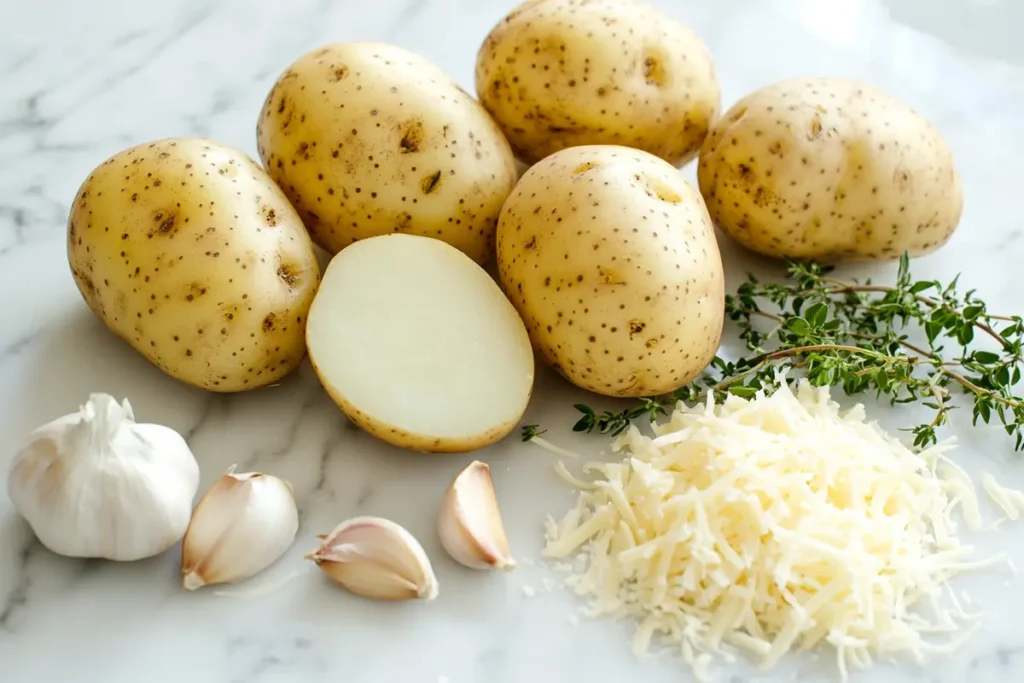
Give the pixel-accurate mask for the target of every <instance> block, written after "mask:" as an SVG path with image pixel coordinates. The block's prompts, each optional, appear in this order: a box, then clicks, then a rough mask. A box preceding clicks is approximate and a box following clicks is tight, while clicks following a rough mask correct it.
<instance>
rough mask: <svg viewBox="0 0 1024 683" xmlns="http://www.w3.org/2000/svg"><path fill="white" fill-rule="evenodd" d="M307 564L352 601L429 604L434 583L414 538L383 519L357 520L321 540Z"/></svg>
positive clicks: (435, 582) (322, 537)
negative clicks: (353, 598) (354, 597)
mask: <svg viewBox="0 0 1024 683" xmlns="http://www.w3.org/2000/svg"><path fill="white" fill-rule="evenodd" d="M320 538H321V539H322V540H323V544H322V545H321V546H320V547H319V548H317V549H316V550H314V551H313V552H312V553H310V554H309V555H306V559H309V560H313V561H314V562H315V563H316V565H317V566H318V567H319V568H320V569H321V570H323V572H324V573H325V574H327V575H328V576H329V577H331V579H332V580H333V581H334V582H335V583H337V584H338V585H340V586H342V587H343V588H346V589H348V590H349V591H351V592H352V593H355V594H356V595H361V596H363V597H365V598H375V599H377V600H412V599H416V598H418V599H421V600H433V599H434V598H436V597H437V578H436V577H435V576H434V569H433V567H431V566H430V559H429V558H428V557H427V553H426V551H424V550H423V546H421V545H420V542H419V541H417V540H416V537H415V536H413V535H412V534H410V533H409V532H408V531H406V530H405V528H404V527H402V526H400V525H398V524H395V523H394V522H392V521H391V520H388V519H383V518H381V517H355V518H353V519H349V520H347V521H344V522H342V523H341V524H339V525H338V526H337V527H335V528H334V530H333V531H332V532H331V533H329V534H326V535H324V536H321V537H320Z"/></svg>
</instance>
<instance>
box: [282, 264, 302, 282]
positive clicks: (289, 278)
mask: <svg viewBox="0 0 1024 683" xmlns="http://www.w3.org/2000/svg"><path fill="white" fill-rule="evenodd" d="M277 277H279V278H280V279H281V281H282V282H284V283H285V284H286V285H288V286H289V287H291V286H293V285H294V284H295V283H296V282H298V281H299V274H298V273H296V272H295V270H294V269H293V268H292V267H291V266H289V265H287V264H283V263H282V264H281V265H280V266H278V268H277Z"/></svg>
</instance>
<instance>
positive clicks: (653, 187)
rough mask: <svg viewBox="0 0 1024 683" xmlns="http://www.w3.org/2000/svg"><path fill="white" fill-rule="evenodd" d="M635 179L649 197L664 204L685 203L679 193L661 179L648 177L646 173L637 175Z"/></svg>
mask: <svg viewBox="0 0 1024 683" xmlns="http://www.w3.org/2000/svg"><path fill="white" fill-rule="evenodd" d="M633 178H634V179H635V180H636V181H637V182H638V183H640V185H641V187H643V189H644V193H645V194H646V195H647V196H648V197H656V198H658V199H660V200H661V201H663V202H668V203H669V204H679V203H681V202H682V201H683V198H682V197H680V196H679V193H678V192H676V191H675V190H673V189H672V188H671V187H670V186H669V184H668V183H666V182H665V181H664V180H662V179H661V178H656V177H654V176H651V175H648V174H646V173H643V174H640V173H638V174H636V175H634V176H633Z"/></svg>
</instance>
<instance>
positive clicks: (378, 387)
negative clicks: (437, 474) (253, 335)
mask: <svg viewBox="0 0 1024 683" xmlns="http://www.w3.org/2000/svg"><path fill="white" fill-rule="evenodd" d="M306 345H307V346H308V348H309V357H310V360H311V361H312V363H313V367H314V369H315V370H316V373H317V376H318V377H319V378H320V381H321V383H322V384H323V385H324V388H325V389H327V393H328V394H330V396H331V398H332V399H334V401H335V402H336V403H337V404H338V406H339V407H340V408H341V409H342V411H343V412H344V413H345V414H346V415H347V416H348V417H349V418H350V419H351V420H352V421H353V422H355V423H356V424H357V425H359V426H360V427H362V428H363V429H365V430H366V431H368V432H370V433H371V434H374V435H375V436H377V437H379V438H381V439H383V440H384V441H387V442H389V443H392V444H394V445H396V446H400V447H403V448H412V449H416V450H422V451H430V452H463V451H469V450H473V449H476V448H481V447H483V446H486V445H488V444H491V443H494V442H495V441H497V440H499V439H501V438H502V437H503V436H505V435H506V434H508V433H509V432H510V431H511V430H512V429H513V428H514V427H515V426H516V423H517V422H518V421H519V419H520V418H521V417H522V415H523V412H524V411H525V410H526V404H527V402H528V401H529V398H530V392H531V390H532V388H533V371H534V364H533V350H532V348H531V346H530V339H529V336H528V335H527V333H526V327H525V325H523V321H522V319H520V317H519V314H518V313H516V310H515V308H513V306H512V304H511V303H509V301H508V299H506V298H505V295H504V294H503V293H502V292H501V289H500V288H499V287H498V285H497V284H496V283H495V282H494V280H492V279H491V277H490V276H489V275H488V274H487V273H486V272H485V271H484V270H483V269H482V268H481V267H480V266H478V265H477V264H476V263H474V262H473V260H472V259H470V258H469V257H468V256H466V255H465V254H463V253H462V252H460V251H459V250H458V249H456V248H455V247H452V246H450V245H448V244H445V243H444V242H441V241H440V240H436V239H432V238H429V237H419V236H415V235H402V234H396V235H382V236H379V237H372V238H369V239H365V240H361V241H359V242H356V243H355V244H353V245H352V246H350V247H347V248H346V249H344V250H343V251H341V252H340V253H338V255H336V256H335V257H334V259H333V260H332V261H331V263H330V265H329V266H328V267H327V272H326V273H325V274H324V277H323V281H322V282H321V284H320V289H319V291H318V292H317V295H316V298H315V299H314V300H313V305H312V307H311V308H310V310H309V318H308V321H307V326H306Z"/></svg>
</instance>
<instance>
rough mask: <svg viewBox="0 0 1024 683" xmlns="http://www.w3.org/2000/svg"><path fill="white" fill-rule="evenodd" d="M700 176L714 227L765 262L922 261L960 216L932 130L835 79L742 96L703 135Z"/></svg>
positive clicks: (877, 95)
mask: <svg viewBox="0 0 1024 683" xmlns="http://www.w3.org/2000/svg"><path fill="white" fill-rule="evenodd" d="M697 175H698V179H699V184H700V191H701V194H703V195H704V199H705V201H706V202H707V205H708V210H709V211H710V213H711V217H712V218H713V219H714V221H715V223H716V224H717V225H718V226H719V227H720V228H721V229H722V230H724V231H725V232H726V233H728V234H729V235H731V236H732V237H733V238H734V239H735V240H736V241H738V242H739V243H740V244H743V245H744V246H746V247H747V248H749V249H752V250H754V251H756V252H759V253H761V254H765V255H767V256H774V257H783V256H785V257H789V258H797V259H803V258H812V259H820V260H839V259H844V258H846V259H853V260H889V259H896V258H898V257H899V256H900V254H901V253H902V252H903V251H908V252H910V254H911V255H915V256H916V255H920V254H924V253H927V252H929V251H933V250H935V249H937V248H939V247H940V246H942V245H943V244H945V243H946V241H947V240H949V238H950V236H951V235H952V234H953V231H954V230H956V227H957V224H958V223H959V221H960V213H961V211H962V209H963V191H962V189H961V186H960V178H959V176H958V175H957V172H956V169H955V168H954V166H953V155H952V153H951V152H950V150H949V148H948V147H947V146H946V143H945V142H944V141H943V140H942V138H941V137H940V136H939V134H938V132H936V130H935V129H934V128H932V127H931V126H930V125H929V124H928V122H927V121H925V120H924V119H923V118H922V117H921V116H920V115H918V114H917V113H916V112H914V111H913V110H912V109H911V108H910V107H908V106H907V105H905V104H903V103H902V102H899V101H897V100H895V99H893V98H892V97H890V96H889V95H887V94H886V93H883V92H881V91H879V90H877V89H875V88H873V87H871V86H869V85H865V84H863V83H858V82H855V81H850V80H845V79H838V78H816V79H793V80H786V81H782V82H779V83H776V84H774V85H770V86H768V87H765V88H762V89H760V90H757V91H755V92H753V93H751V94H749V95H747V96H746V97H744V98H743V99H741V100H740V101H739V102H737V103H736V104H735V105H733V107H732V108H731V109H730V110H729V111H728V112H727V113H726V115H725V116H723V117H722V118H721V119H720V120H719V121H718V122H717V123H716V124H715V126H714V127H713V128H712V131H711V134H710V135H709V136H708V138H707V140H706V141H705V142H704V147H703V148H702V149H701V153H700V163H699V166H698V173H697Z"/></svg>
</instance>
